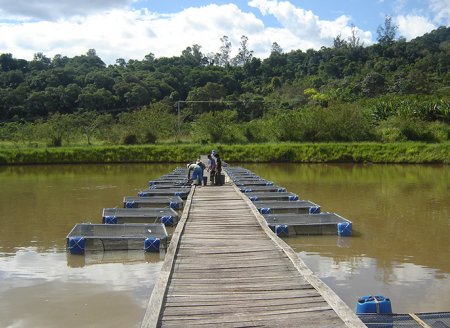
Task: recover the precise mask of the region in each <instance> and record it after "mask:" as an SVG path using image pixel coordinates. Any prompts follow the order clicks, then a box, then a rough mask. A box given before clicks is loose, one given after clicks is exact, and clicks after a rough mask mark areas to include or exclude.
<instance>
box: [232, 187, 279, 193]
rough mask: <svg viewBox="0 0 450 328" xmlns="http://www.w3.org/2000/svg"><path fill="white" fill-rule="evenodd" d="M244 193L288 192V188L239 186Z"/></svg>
mask: <svg viewBox="0 0 450 328" xmlns="http://www.w3.org/2000/svg"><path fill="white" fill-rule="evenodd" d="M238 188H239V190H240V191H242V192H245V193H247V192H261V191H267V192H286V188H284V187H280V186H238Z"/></svg>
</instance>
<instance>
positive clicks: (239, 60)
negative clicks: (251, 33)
mask: <svg viewBox="0 0 450 328" xmlns="http://www.w3.org/2000/svg"><path fill="white" fill-rule="evenodd" d="M252 58H253V50H249V49H248V37H246V36H245V35H243V36H241V47H240V48H239V52H238V54H237V55H236V57H234V58H233V64H234V65H235V66H244V65H245V64H246V63H249V62H250V61H251V60H252Z"/></svg>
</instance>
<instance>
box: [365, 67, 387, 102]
mask: <svg viewBox="0 0 450 328" xmlns="http://www.w3.org/2000/svg"><path fill="white" fill-rule="evenodd" d="M361 90H362V92H363V94H364V95H365V96H369V97H373V96H376V95H378V94H381V93H382V92H383V90H384V76H383V75H381V74H380V73H377V72H373V73H369V74H367V75H366V77H365V78H364V80H363V81H362V82H361Z"/></svg>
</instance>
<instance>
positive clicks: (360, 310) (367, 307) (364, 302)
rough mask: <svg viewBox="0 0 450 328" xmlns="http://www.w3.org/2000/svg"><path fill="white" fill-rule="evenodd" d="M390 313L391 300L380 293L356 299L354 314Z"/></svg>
mask: <svg viewBox="0 0 450 328" xmlns="http://www.w3.org/2000/svg"><path fill="white" fill-rule="evenodd" d="M364 313H376V314H392V306H391V300H390V299H389V298H386V297H384V296H382V295H375V296H372V295H368V296H363V297H360V298H359V299H358V303H357V304H356V314H364Z"/></svg>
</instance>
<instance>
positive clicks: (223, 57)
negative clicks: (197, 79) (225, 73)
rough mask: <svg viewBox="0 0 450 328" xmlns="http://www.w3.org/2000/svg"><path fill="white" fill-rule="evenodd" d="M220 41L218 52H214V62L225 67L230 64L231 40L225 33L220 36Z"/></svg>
mask: <svg viewBox="0 0 450 328" xmlns="http://www.w3.org/2000/svg"><path fill="white" fill-rule="evenodd" d="M220 41H221V42H222V45H221V46H220V49H219V52H218V53H217V54H216V57H215V63H216V65H219V66H222V67H227V66H229V65H230V54H231V42H230V41H229V40H228V36H226V35H224V36H223V37H221V38H220Z"/></svg>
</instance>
